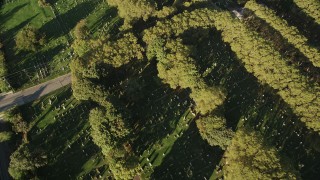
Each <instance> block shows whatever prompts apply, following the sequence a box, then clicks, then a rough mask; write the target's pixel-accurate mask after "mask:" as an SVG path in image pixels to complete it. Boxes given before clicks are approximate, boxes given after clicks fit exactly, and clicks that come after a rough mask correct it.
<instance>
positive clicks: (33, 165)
mask: <svg viewBox="0 0 320 180" xmlns="http://www.w3.org/2000/svg"><path fill="white" fill-rule="evenodd" d="M46 164H47V159H46V156H45V155H44V151H41V150H34V151H30V149H29V147H28V146H27V144H21V145H20V146H19V147H18V149H17V150H16V151H15V152H13V153H12V154H11V156H10V164H9V174H10V175H11V176H12V178H13V179H28V178H30V177H32V176H33V175H34V173H35V170H36V169H37V168H39V167H42V166H44V165H46Z"/></svg>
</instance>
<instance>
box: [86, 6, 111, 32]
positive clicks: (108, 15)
mask: <svg viewBox="0 0 320 180" xmlns="http://www.w3.org/2000/svg"><path fill="white" fill-rule="evenodd" d="M116 16H117V9H116V8H110V9H106V10H105V13H104V15H103V16H101V17H100V18H99V19H98V20H97V21H96V22H95V23H94V24H93V25H92V27H91V32H96V31H97V30H98V29H100V28H102V27H103V26H104V25H105V24H106V23H107V22H109V21H110V20H112V19H113V18H115V17H116Z"/></svg>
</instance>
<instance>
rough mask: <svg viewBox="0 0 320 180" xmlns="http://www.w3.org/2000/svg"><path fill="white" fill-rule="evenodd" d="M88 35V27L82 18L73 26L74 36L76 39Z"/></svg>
mask: <svg viewBox="0 0 320 180" xmlns="http://www.w3.org/2000/svg"><path fill="white" fill-rule="evenodd" d="M88 35H89V28H88V27H87V22H86V20H85V19H82V20H80V21H79V22H78V24H77V25H76V27H75V28H74V36H75V38H76V39H86V37H87V36H88Z"/></svg>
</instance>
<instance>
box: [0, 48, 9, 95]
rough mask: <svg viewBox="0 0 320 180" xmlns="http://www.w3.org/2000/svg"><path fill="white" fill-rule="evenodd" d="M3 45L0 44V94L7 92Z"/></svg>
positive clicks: (6, 71)
mask: <svg viewBox="0 0 320 180" xmlns="http://www.w3.org/2000/svg"><path fill="white" fill-rule="evenodd" d="M2 48H3V45H2V44H1V42H0V78H1V79H0V93H1V92H6V91H8V90H9V88H8V85H7V83H6V79H5V76H6V75H7V73H8V70H7V65H6V59H5V55H4V52H3V49H2Z"/></svg>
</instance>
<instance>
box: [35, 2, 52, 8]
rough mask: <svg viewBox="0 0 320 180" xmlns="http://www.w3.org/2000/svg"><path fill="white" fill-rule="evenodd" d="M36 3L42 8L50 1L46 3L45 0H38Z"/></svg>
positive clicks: (48, 4)
mask: <svg viewBox="0 0 320 180" xmlns="http://www.w3.org/2000/svg"><path fill="white" fill-rule="evenodd" d="M38 4H39V6H40V7H42V8H44V7H48V6H50V3H48V2H47V0H38Z"/></svg>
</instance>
